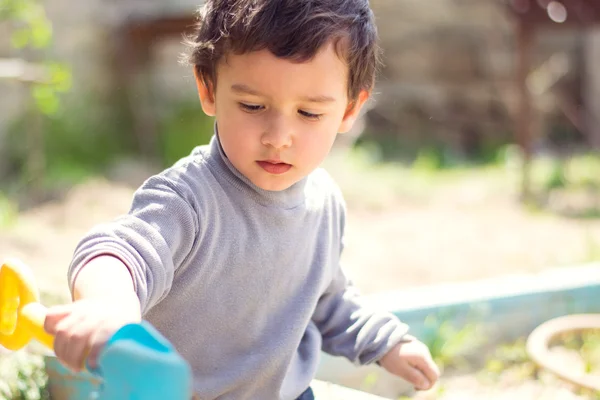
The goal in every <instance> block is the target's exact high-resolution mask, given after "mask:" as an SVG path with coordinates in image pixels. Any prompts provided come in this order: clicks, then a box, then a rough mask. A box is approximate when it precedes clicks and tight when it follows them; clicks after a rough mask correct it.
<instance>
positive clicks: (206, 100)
mask: <svg viewBox="0 0 600 400" xmlns="http://www.w3.org/2000/svg"><path fill="white" fill-rule="evenodd" d="M194 77H195V78H196V86H197V87H198V97H200V104H201V105H202V111H204V113H205V114H206V115H208V116H209V117H214V116H215V115H216V111H217V107H216V106H215V94H214V90H213V87H214V86H213V85H210V84H208V83H207V81H206V80H205V79H204V78H203V77H202V76H201V75H200V73H199V72H198V70H197V69H196V68H195V67H194Z"/></svg>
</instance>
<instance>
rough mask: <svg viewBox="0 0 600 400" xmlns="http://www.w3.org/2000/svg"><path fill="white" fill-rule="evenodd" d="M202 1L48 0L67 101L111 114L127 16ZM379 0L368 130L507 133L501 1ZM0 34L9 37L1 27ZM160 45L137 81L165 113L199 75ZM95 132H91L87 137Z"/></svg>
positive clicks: (458, 135)
mask: <svg viewBox="0 0 600 400" xmlns="http://www.w3.org/2000/svg"><path fill="white" fill-rule="evenodd" d="M198 3H199V1H198V0H185V1H178V2H165V1H162V0H127V1H117V0H87V1H78V2H72V1H69V0H47V1H46V2H45V4H46V7H47V12H48V16H49V18H50V20H51V21H52V22H53V24H54V36H55V43H54V46H53V48H52V49H51V53H52V54H53V55H54V56H55V57H56V58H57V59H59V60H62V61H64V62H65V63H67V64H68V65H70V66H71V68H72V71H73V78H74V80H73V81H74V86H73V90H72V91H71V93H70V94H69V96H68V98H67V101H68V102H70V103H69V104H71V105H73V104H74V105H75V106H77V107H79V109H77V110H79V111H77V113H78V114H85V113H94V114H97V117H96V118H100V119H102V118H105V114H106V113H108V112H111V111H110V108H106V109H103V108H102V107H101V106H98V105H97V104H93V101H95V100H97V99H101V100H102V99H103V100H104V102H105V104H108V105H110V104H112V103H114V102H113V100H112V99H113V98H115V97H116V98H117V99H118V98H119V94H120V92H121V91H122V88H121V87H119V84H118V83H117V82H115V79H114V71H115V62H116V60H115V57H116V55H115V53H114V41H115V40H116V39H117V36H116V29H117V28H118V27H119V26H121V25H122V24H123V23H124V22H125V21H135V20H148V19H152V18H155V17H158V16H166V15H182V14H188V15H189V14H191V13H193V12H194V11H195V10H196V9H197V7H198ZM371 4H372V7H373V9H374V12H375V14H376V17H377V21H378V25H379V32H380V36H381V39H382V45H383V47H384V50H385V64H386V66H385V68H384V70H383V71H382V75H381V77H380V79H379V81H378V86H377V88H376V96H375V99H376V101H375V103H374V104H375V107H374V109H373V110H372V111H371V112H369V113H368V118H367V122H368V123H367V132H370V133H373V134H384V135H395V136H398V137H401V138H402V139H403V140H406V141H409V142H411V141H412V142H414V143H416V144H423V143H424V142H427V141H440V142H443V143H448V144H449V145H450V146H452V147H454V148H456V149H458V150H461V151H465V150H466V151H468V150H469V149H470V148H477V146H479V143H481V141H482V140H483V139H485V138H486V137H488V136H489V137H496V138H500V139H505V138H507V137H509V135H510V130H511V129H512V123H511V112H512V111H513V109H514V105H515V91H514V89H513V81H512V79H513V70H514V66H515V43H514V32H513V29H512V21H511V20H510V18H508V16H507V15H506V14H505V12H504V11H503V10H502V9H501V8H500V7H499V6H498V2H497V1H496V0H427V1H426V2H425V1H423V0H371ZM0 29H2V27H1V26H0ZM0 36H2V37H6V36H5V35H4V34H2V32H0ZM579 40H580V37H579V36H578V35H577V33H573V32H565V33H544V34H543V35H541V37H540V38H539V40H538V44H537V45H536V47H535V56H534V61H535V65H540V64H541V63H543V62H544V61H546V60H547V59H548V58H549V57H550V55H552V54H554V53H556V52H558V51H566V52H568V53H570V54H575V53H576V44H577V43H578V42H579ZM154 50H155V52H154V54H153V58H152V64H151V65H150V67H149V68H148V70H146V71H140V74H139V77H138V78H139V79H141V80H142V82H141V83H140V84H141V85H143V86H145V85H151V87H150V88H149V90H148V93H151V94H152V96H153V97H154V99H153V101H152V105H153V107H155V108H156V110H158V111H160V110H163V109H165V107H166V106H168V105H169V104H173V103H176V102H177V101H178V99H179V98H180V97H185V98H191V96H194V89H193V81H192V80H191V74H190V73H189V71H187V70H185V69H184V68H182V67H181V66H180V65H179V64H178V62H177V56H178V54H179V53H180V52H181V51H182V50H183V46H182V45H181V43H180V41H179V40H177V39H172V40H168V41H165V42H161V43H157V45H156V47H155V49H154ZM8 53H9V48H8V43H7V42H4V41H0V56H6V55H7V54H8ZM594 71H597V69H595V70H593V71H591V72H594ZM596 75H597V73H596ZM136 79H137V78H136ZM0 91H1V92H2V94H3V95H2V96H0V97H1V98H0V105H2V107H1V108H0V110H1V111H0V113H1V118H0V140H1V138H2V136H3V133H2V132H3V131H5V127H6V123H7V121H10V120H11V119H13V118H14V116H15V113H18V112H19V111H20V110H21V109H22V107H20V106H17V105H18V104H19V102H16V101H13V100H12V99H13V98H15V97H14V96H17V94H16V93H17V92H20V90H19V89H17V88H16V87H15V86H14V85H12V84H7V83H6V82H0ZM8 99H10V100H8ZM4 103H6V104H4ZM101 103H102V102H100V104H101ZM92 133H93V129H90V132H82V135H85V134H92ZM0 143H1V142H0ZM1 148H2V145H1V144H0V149H1Z"/></svg>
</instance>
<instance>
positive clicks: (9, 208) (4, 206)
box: [0, 194, 18, 228]
mask: <svg viewBox="0 0 600 400" xmlns="http://www.w3.org/2000/svg"><path fill="white" fill-rule="evenodd" d="M17 216H18V209H17V205H16V204H15V203H14V202H13V201H11V200H10V199H9V198H7V197H6V196H4V195H3V194H0V228H6V227H8V226H10V225H12V224H13V223H14V222H15V221H16V219H17Z"/></svg>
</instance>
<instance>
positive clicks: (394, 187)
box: [323, 148, 511, 210]
mask: <svg viewBox="0 0 600 400" xmlns="http://www.w3.org/2000/svg"><path fill="white" fill-rule="evenodd" d="M323 166H324V168H325V169H326V170H327V171H328V172H329V173H330V174H331V175H332V176H333V178H334V179H335V180H336V182H337V183H338V185H339V186H340V188H341V189H342V191H343V192H344V196H345V198H346V201H347V202H348V204H350V205H354V206H358V207H362V208H367V209H375V210H380V209H385V208H389V207H393V206H394V205H396V204H397V202H398V201H399V200H408V201H418V202H421V201H427V200H430V199H432V198H433V197H434V196H436V195H437V194H439V193H441V191H443V190H444V189H445V188H448V187H450V186H452V185H456V184H457V183H461V182H464V181H467V180H478V181H483V182H484V183H485V186H486V188H487V189H488V190H489V191H491V192H495V191H497V190H502V189H504V188H506V187H508V185H510V184H511V181H510V176H508V175H507V174H506V170H505V169H504V168H503V167H502V166H501V165H489V166H479V167H477V168H473V167H471V166H467V165H464V166H457V167H454V168H447V169H434V168H432V167H428V166H424V164H413V165H408V164H403V163H401V162H385V163H381V162H379V161H378V158H377V156H376V155H374V154H372V151H371V150H369V149H368V148H355V149H352V150H351V151H348V152H343V151H333V152H332V153H331V154H330V156H329V157H328V158H327V159H326V160H325V162H324V164H323Z"/></svg>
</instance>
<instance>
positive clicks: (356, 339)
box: [312, 200, 408, 365]
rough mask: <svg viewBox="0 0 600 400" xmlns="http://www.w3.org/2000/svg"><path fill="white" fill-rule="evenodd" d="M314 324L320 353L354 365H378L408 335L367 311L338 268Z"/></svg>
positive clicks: (390, 318) (386, 316)
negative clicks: (320, 341)
mask: <svg viewBox="0 0 600 400" xmlns="http://www.w3.org/2000/svg"><path fill="white" fill-rule="evenodd" d="M340 204H341V211H340V213H341V218H340V225H341V228H340V233H341V239H340V254H341V251H342V250H343V231H344V221H345V205H344V203H343V200H342V201H341V202H340ZM312 319H313V322H314V323H315V325H316V326H317V328H318V329H319V331H320V332H321V335H322V339H323V344H322V348H323V351H325V352H326V353H329V354H331V355H335V356H343V357H346V358H347V359H348V360H350V361H351V362H353V363H355V364H360V365H366V364H370V363H372V362H375V361H378V360H379V359H380V358H381V357H383V356H384V355H385V354H386V353H387V352H388V351H389V350H390V349H391V348H392V347H393V346H395V345H396V344H397V343H399V342H400V341H401V340H402V338H403V337H404V335H405V334H406V333H407V332H408V326H407V325H406V324H404V323H402V322H401V321H400V320H399V319H398V318H397V317H396V316H395V315H393V314H392V313H389V312H385V311H383V310H375V309H372V308H369V307H368V306H366V305H365V304H363V303H362V302H361V295H360V293H359V292H358V290H357V289H356V287H354V286H353V284H352V282H351V281H350V280H349V279H348V278H347V277H346V275H345V274H344V272H343V270H342V267H341V266H340V265H338V266H336V270H335V273H334V276H333V279H332V281H331V284H330V285H329V287H328V288H327V290H326V291H325V292H324V293H323V294H322V295H321V297H320V298H319V301H318V303H317V307H316V310H315V312H314V314H313V318H312Z"/></svg>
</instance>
